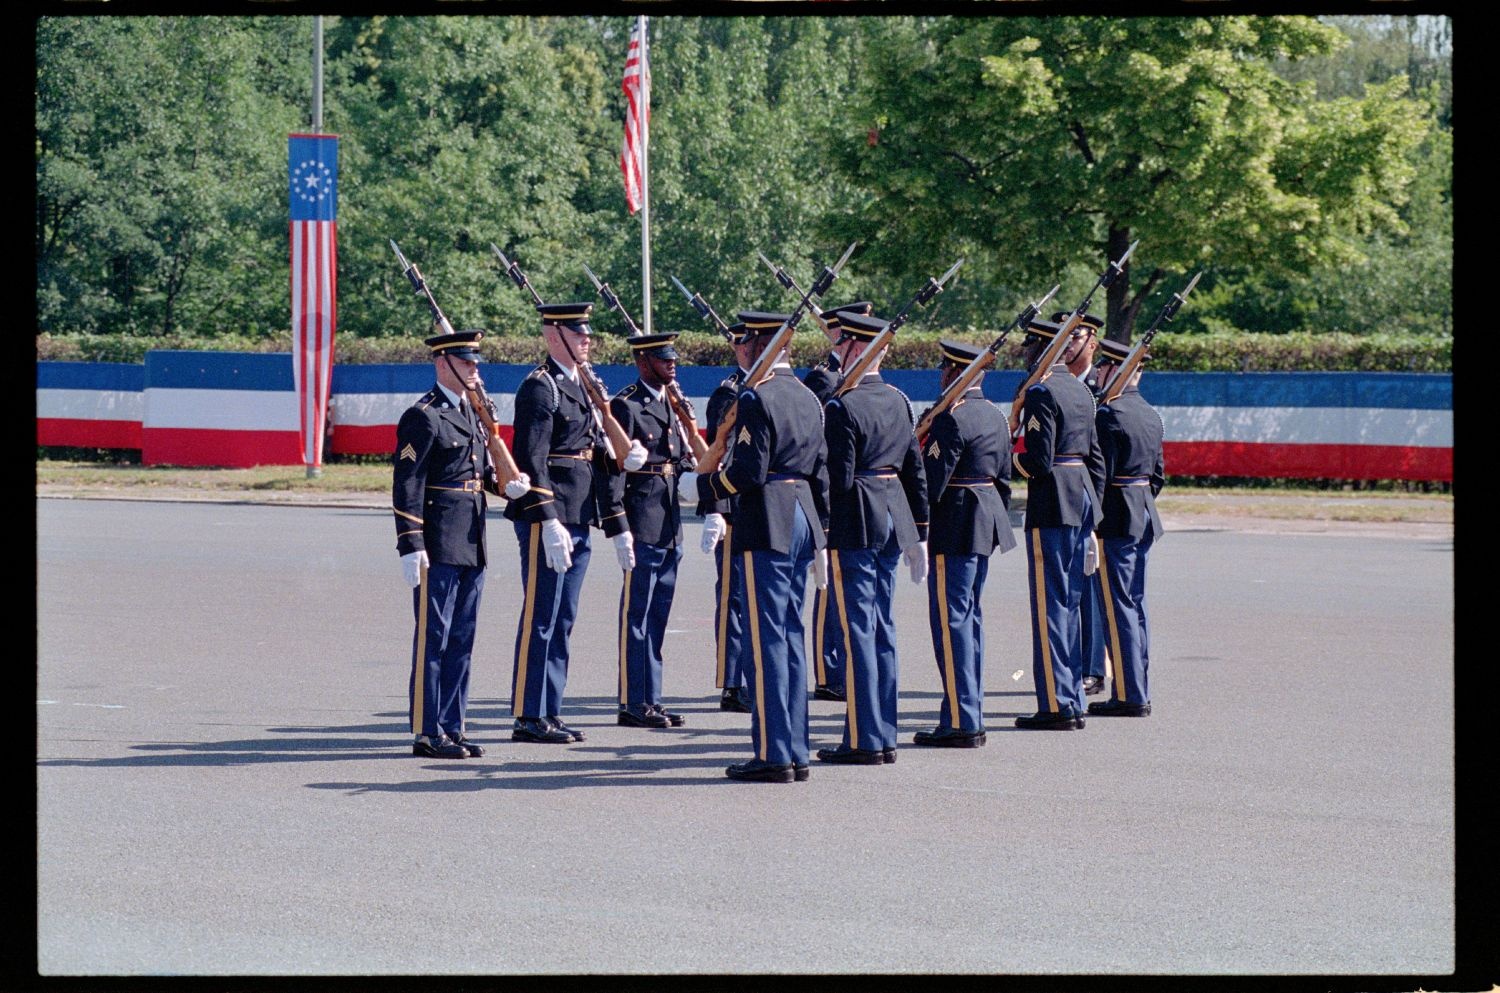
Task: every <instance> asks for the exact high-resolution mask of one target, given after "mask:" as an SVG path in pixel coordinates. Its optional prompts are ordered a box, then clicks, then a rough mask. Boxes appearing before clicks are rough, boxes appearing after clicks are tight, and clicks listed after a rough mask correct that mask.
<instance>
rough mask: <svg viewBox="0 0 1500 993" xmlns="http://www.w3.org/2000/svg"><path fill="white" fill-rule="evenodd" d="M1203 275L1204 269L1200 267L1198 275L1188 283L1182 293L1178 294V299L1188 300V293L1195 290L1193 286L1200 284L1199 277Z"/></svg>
mask: <svg viewBox="0 0 1500 993" xmlns="http://www.w3.org/2000/svg"><path fill="white" fill-rule="evenodd" d="M1202 275H1203V270H1202V269H1199V270H1198V273H1197V275H1195V276H1194V277H1193V278H1192V281H1191V282H1189V283H1188V284H1187V286H1186V287H1185V288H1184V289H1183V291H1182V292H1181V293H1179V294H1177V299H1179V300H1186V299H1187V295H1188V294H1189V293H1191V292H1193V287H1194V286H1197V285H1198V279H1199V278H1200V277H1201V276H1202Z"/></svg>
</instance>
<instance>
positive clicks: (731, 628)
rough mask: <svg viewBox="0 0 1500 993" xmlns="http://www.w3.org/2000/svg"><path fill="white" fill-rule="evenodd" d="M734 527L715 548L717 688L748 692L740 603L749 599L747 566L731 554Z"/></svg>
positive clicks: (715, 679)
mask: <svg viewBox="0 0 1500 993" xmlns="http://www.w3.org/2000/svg"><path fill="white" fill-rule="evenodd" d="M733 535H734V525H733V524H729V525H727V526H726V527H725V529H724V537H723V538H721V539H719V543H718V544H717V545H715V546H714V565H715V567H716V571H717V572H716V577H715V579H714V659H715V664H714V685H715V686H717V687H718V688H719V689H744V688H745V686H746V685H747V682H746V679H745V668H746V667H745V663H744V658H745V645H744V642H745V638H744V630H745V629H744V622H743V620H742V619H741V617H740V601H741V600H743V599H744V596H745V566H744V563H743V562H741V561H740V556H738V555H735V554H734V553H733V552H731V551H730V550H729V548H730V538H732V537H733Z"/></svg>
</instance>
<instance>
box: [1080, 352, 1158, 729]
mask: <svg viewBox="0 0 1500 993" xmlns="http://www.w3.org/2000/svg"><path fill="white" fill-rule="evenodd" d="M1100 352H1101V353H1102V355H1103V356H1104V357H1103V359H1102V361H1101V362H1100V363H1099V369H1100V378H1101V379H1102V380H1104V381H1105V382H1107V381H1108V379H1109V377H1111V376H1113V375H1114V374H1115V370H1116V369H1118V368H1119V364H1120V363H1121V362H1123V361H1124V359H1125V357H1126V355H1128V354H1129V349H1127V348H1126V347H1125V346H1124V345H1121V344H1119V343H1117V342H1113V341H1106V342H1104V343H1103V344H1101V345H1100ZM1140 378H1141V370H1140V367H1137V368H1136V370H1135V373H1134V374H1133V375H1132V376H1131V377H1130V383H1129V384H1128V385H1127V386H1126V387H1125V389H1124V390H1123V391H1122V392H1121V393H1120V395H1119V396H1118V397H1116V398H1115V399H1114V400H1113V401H1111V402H1110V403H1108V404H1105V405H1104V406H1102V407H1100V408H1099V413H1098V415H1097V417H1096V418H1095V423H1096V424H1097V426H1098V431H1099V448H1100V450H1101V451H1102V453H1103V456H1104V472H1105V475H1106V479H1107V483H1106V486H1105V489H1104V521H1103V523H1101V524H1100V525H1099V536H1100V538H1102V539H1103V543H1104V561H1103V562H1102V563H1101V566H1100V569H1099V575H1100V577H1101V579H1102V583H1103V587H1104V593H1105V620H1106V623H1105V632H1106V636H1107V637H1108V639H1109V647H1110V659H1111V660H1112V662H1113V669H1114V672H1113V676H1114V691H1113V693H1111V695H1110V698H1109V699H1108V700H1096V701H1094V702H1093V703H1090V704H1089V713H1090V714H1096V715H1099V716H1102V717H1145V716H1147V715H1148V714H1150V713H1151V693H1150V687H1149V686H1148V685H1147V681H1146V676H1147V670H1148V669H1149V668H1150V662H1151V652H1150V648H1151V637H1150V628H1149V627H1148V626H1147V621H1146V559H1147V557H1148V556H1149V555H1150V553H1151V547H1152V545H1154V544H1155V543H1156V540H1157V539H1158V538H1160V537H1161V536H1162V533H1163V531H1162V526H1161V517H1160V516H1159V515H1158V514H1157V512H1156V495H1157V494H1158V493H1160V492H1161V488H1162V484H1163V483H1165V482H1166V469H1165V465H1164V462H1163V459H1162V438H1163V435H1164V434H1165V433H1166V432H1165V428H1164V427H1163V425H1162V421H1161V415H1160V414H1158V413H1157V412H1156V408H1154V407H1152V406H1151V405H1150V404H1149V403H1147V402H1146V399H1145V398H1144V397H1142V396H1141V391H1140V387H1139V385H1138V384H1139V383H1140Z"/></svg>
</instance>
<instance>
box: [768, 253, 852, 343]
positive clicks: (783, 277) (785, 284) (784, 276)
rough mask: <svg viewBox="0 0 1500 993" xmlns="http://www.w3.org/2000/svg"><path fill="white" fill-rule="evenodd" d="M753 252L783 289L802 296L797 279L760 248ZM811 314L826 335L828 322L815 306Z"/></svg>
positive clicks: (825, 271) (846, 254)
mask: <svg viewBox="0 0 1500 993" xmlns="http://www.w3.org/2000/svg"><path fill="white" fill-rule="evenodd" d="M849 251H851V252H852V251H854V246H853V245H850V246H849ZM755 254H756V255H758V256H760V260H761V261H762V262H764V263H765V266H766V268H767V269H770V270H771V275H773V276H775V277H776V282H778V283H780V284H781V288H782V289H784V290H791V291H792V292H793V293H795V294H797V296H799V297H800V296H802V287H800V286H798V285H797V281H796V280H795V279H793V278H792V277H791V274H789V273H788V272H787V271H786V270H785V269H783V268H782V267H781V266H779V265H777V264H776V263H774V262H772V261H771V260H770V259H768V258H766V257H765V256H764V255H762V254H761V251H760V249H758V248H757V249H756V250H755ZM848 257H849V255H848V252H846V253H845V254H844V258H846V259H847V258H848ZM839 264H840V265H842V264H843V262H842V260H841V261H840V263H839ZM823 272H824V273H825V274H826V273H827V272H828V270H827V269H826V268H825V269H824V270H823ZM819 278H820V279H821V278H822V276H819ZM830 282H831V281H830ZM827 288H828V287H826V286H825V287H824V289H825V290H826V289H827ZM814 296H822V294H821V293H815V294H814ZM812 315H813V320H814V321H815V322H817V325H818V329H819V330H820V331H822V332H823V334H824V335H825V336H826V335H827V334H828V322H827V321H825V320H823V315H822V314H820V313H818V311H817V309H816V308H814V310H813V312H812Z"/></svg>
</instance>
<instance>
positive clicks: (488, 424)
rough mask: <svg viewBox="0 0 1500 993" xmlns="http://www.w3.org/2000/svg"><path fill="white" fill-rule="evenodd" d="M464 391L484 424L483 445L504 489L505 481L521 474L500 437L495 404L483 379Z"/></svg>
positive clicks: (519, 468) (507, 481)
mask: <svg viewBox="0 0 1500 993" xmlns="http://www.w3.org/2000/svg"><path fill="white" fill-rule="evenodd" d="M465 392H466V393H468V395H469V403H471V404H473V406H474V411H475V412H476V413H477V414H479V420H480V422H481V423H483V424H484V445H485V447H486V448H487V449H489V452H490V460H491V461H492V462H494V463H495V476H496V478H497V479H498V480H499V483H500V488H501V489H502V490H504V489H505V484H506V483H509V482H510V481H511V480H512V479H515V478H516V477H517V476H519V475H521V467H520V466H518V465H516V460H515V456H513V455H511V453H510V449H509V448H507V447H506V445H505V441H504V439H502V438H501V437H500V425H499V423H498V422H497V421H496V419H495V405H494V403H493V402H492V401H491V400H490V396H489V394H488V393H486V392H485V391H484V380H482V379H481V380H477V381H476V382H475V384H474V386H473V387H472V388H470V389H468V390H466V391H465Z"/></svg>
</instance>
